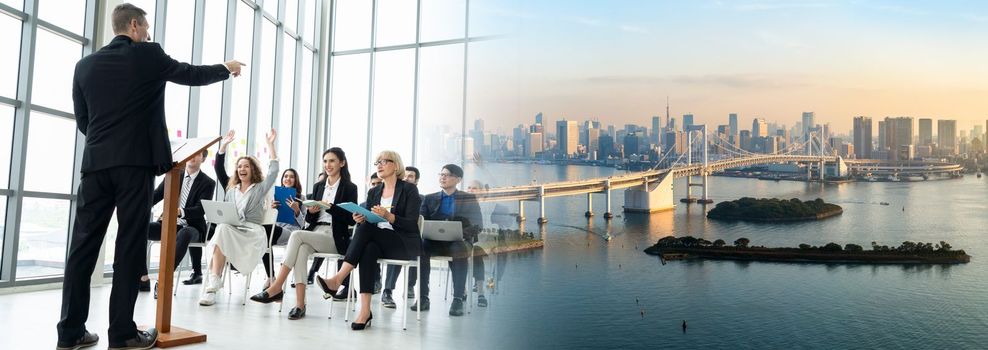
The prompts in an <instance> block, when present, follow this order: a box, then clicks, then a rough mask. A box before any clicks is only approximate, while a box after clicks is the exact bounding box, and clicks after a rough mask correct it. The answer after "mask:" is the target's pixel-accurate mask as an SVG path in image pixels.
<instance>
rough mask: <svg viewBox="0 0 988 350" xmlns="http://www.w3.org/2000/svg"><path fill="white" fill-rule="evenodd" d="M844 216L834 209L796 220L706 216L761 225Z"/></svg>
mask: <svg viewBox="0 0 988 350" xmlns="http://www.w3.org/2000/svg"><path fill="white" fill-rule="evenodd" d="M842 214H844V209H843V208H841V209H835V210H831V211H826V212H822V213H818V214H816V215H814V216H803V217H798V218H751V217H739V216H726V215H716V214H715V215H710V214H707V218H708V219H715V220H730V221H751V222H762V223H773V222H797V221H814V220H823V219H827V218H831V217H834V216H838V215H842Z"/></svg>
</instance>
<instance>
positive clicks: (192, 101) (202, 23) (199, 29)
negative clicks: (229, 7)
mask: <svg viewBox="0 0 988 350" xmlns="http://www.w3.org/2000/svg"><path fill="white" fill-rule="evenodd" d="M214 1H215V0H214ZM195 2H196V3H195V12H194V14H193V17H192V21H193V23H192V57H191V58H192V64H194V65H201V64H202V46H203V41H205V37H204V34H205V31H206V30H205V28H206V0H195ZM200 94H201V89H200V88H199V87H198V86H192V87H190V88H189V113H188V116H189V117H188V120H187V122H188V127H187V128H186V129H185V130H186V133H187V135H188V136H187V137H188V138H190V139H192V138H196V137H199V99H200ZM213 132H215V130H214V131H213ZM209 135H213V133H212V132H209Z"/></svg>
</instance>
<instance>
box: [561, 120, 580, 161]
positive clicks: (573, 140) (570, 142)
mask: <svg viewBox="0 0 988 350" xmlns="http://www.w3.org/2000/svg"><path fill="white" fill-rule="evenodd" d="M556 139H557V140H558V144H557V145H556V146H557V148H558V150H559V154H560V155H562V156H563V157H564V158H569V157H571V156H573V154H575V153H576V146H577V144H579V140H580V134H579V127H578V125H577V124H576V121H575V120H560V121H557V122H556Z"/></svg>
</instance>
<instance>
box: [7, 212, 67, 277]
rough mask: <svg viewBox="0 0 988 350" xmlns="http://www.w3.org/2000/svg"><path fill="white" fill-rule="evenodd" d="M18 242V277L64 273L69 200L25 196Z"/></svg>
mask: <svg viewBox="0 0 988 350" xmlns="http://www.w3.org/2000/svg"><path fill="white" fill-rule="evenodd" d="M23 206H24V208H23V211H22V214H21V223H20V240H19V241H18V242H17V276H16V278H17V279H24V278H33V277H45V276H58V275H61V274H64V273H65V251H66V245H67V244H66V242H67V241H68V236H69V235H68V231H69V201H67V200H61V199H45V198H31V197H25V198H24V202H23Z"/></svg>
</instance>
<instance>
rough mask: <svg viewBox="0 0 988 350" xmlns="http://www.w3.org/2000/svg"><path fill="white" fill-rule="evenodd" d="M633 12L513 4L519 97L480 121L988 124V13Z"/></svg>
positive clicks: (862, 7)
mask: <svg viewBox="0 0 988 350" xmlns="http://www.w3.org/2000/svg"><path fill="white" fill-rule="evenodd" d="M621 3H622V2H621V1H618V4H613V3H610V2H609V3H607V4H601V3H584V2H565V3H562V2H557V1H543V2H537V3H519V4H506V5H502V6H503V8H502V9H501V12H500V15H501V16H503V17H504V18H505V20H506V22H507V23H510V24H509V25H506V26H507V27H509V28H511V29H510V30H509V31H511V32H512V33H513V35H512V34H509V36H508V39H507V40H517V43H516V45H515V47H516V48H517V50H518V53H517V57H514V56H512V54H505V55H502V56H499V57H498V59H503V60H506V62H511V63H510V64H511V65H513V66H511V67H507V69H510V71H509V73H510V74H509V75H511V77H512V78H511V79H510V80H511V84H510V86H506V87H504V89H502V90H505V91H508V90H510V91H509V92H505V94H506V95H508V96H503V97H500V98H499V97H487V99H490V100H498V99H500V100H499V101H500V102H501V103H498V104H496V105H499V106H502V108H501V109H500V110H499V111H494V110H490V111H488V110H486V109H480V110H479V111H477V110H474V111H476V112H475V113H468V115H467V119H473V118H478V117H481V118H490V119H496V120H497V121H496V122H492V123H490V124H491V125H490V126H489V128H490V129H494V130H497V129H499V128H500V129H501V130H508V129H509V128H510V127H512V126H513V125H516V124H517V123H519V122H522V121H525V120H528V119H529V118H530V115H531V114H534V113H535V112H543V113H544V114H545V115H546V118H547V119H549V120H561V119H575V120H583V119H598V120H601V121H604V122H607V123H613V124H615V125H623V124H627V123H638V124H647V123H648V122H649V119H650V118H651V117H652V116H662V117H664V116H665V108H666V107H665V106H666V98H667V96H668V98H669V100H670V105H671V107H670V114H671V115H672V116H673V117H676V118H677V119H680V120H681V117H682V115H684V114H693V115H694V116H695V117H694V122H695V123H696V124H719V123H720V122H719V120H720V119H721V118H725V117H726V116H727V115H728V114H729V113H738V114H739V116H740V117H741V118H742V120H743V121H742V122H741V123H740V124H742V125H745V124H748V123H750V122H751V120H752V119H753V118H756V117H757V118H765V119H767V120H776V121H778V122H779V123H785V124H787V125H793V124H795V122H797V121H799V119H800V115H801V112H803V111H814V112H815V113H816V118H817V119H818V120H820V121H821V123H823V122H831V123H832V125H833V127H835V128H838V129H841V130H850V129H851V120H852V118H853V117H855V116H869V117H871V118H873V119H883V118H885V117H900V116H908V117H913V118H917V119H918V118H933V119H954V120H957V121H958V129H962V130H963V129H968V128H970V127H972V126H973V125H980V124H983V122H984V120H985V119H986V118H988V109H986V108H985V106H984V103H983V102H982V100H983V96H985V94H986V93H988V89H986V88H985V87H984V84H983V83H982V82H983V81H985V80H988V66H986V65H984V64H982V63H981V62H984V61H986V60H988V47H985V46H984V45H979V44H978V43H979V42H981V41H982V39H981V38H983V37H984V35H983V34H984V33H988V5H985V4H982V3H973V2H949V3H941V2H938V3H936V4H922V3H908V4H902V3H899V2H893V1H871V2H866V3H865V2H859V1H828V2H809V1H784V2H783V1H744V2H721V1H696V2H686V3H680V2H660V3H634V4H627V6H621ZM505 64H508V63H505ZM515 77H517V78H516V79H515ZM485 91H489V89H485ZM515 94H517V95H515ZM491 103H493V102H491ZM468 110H473V109H472V108H471V107H470V106H469V105H468ZM715 120H716V121H717V122H712V121H715ZM492 121H493V120H492Z"/></svg>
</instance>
